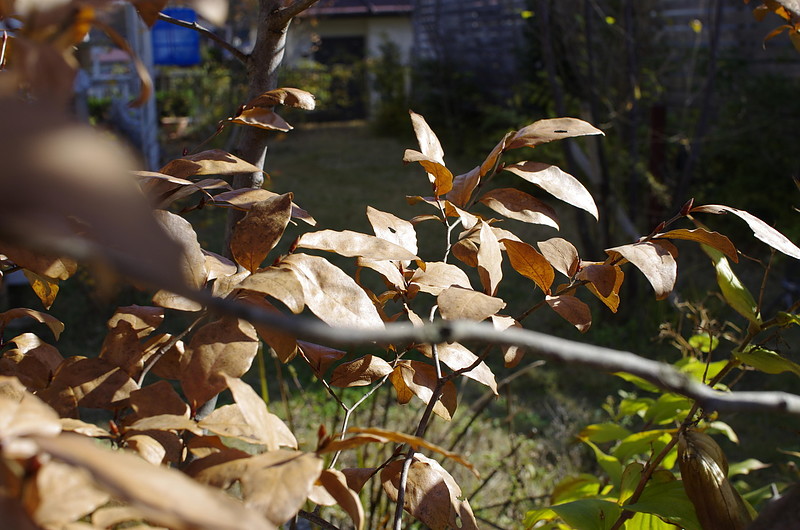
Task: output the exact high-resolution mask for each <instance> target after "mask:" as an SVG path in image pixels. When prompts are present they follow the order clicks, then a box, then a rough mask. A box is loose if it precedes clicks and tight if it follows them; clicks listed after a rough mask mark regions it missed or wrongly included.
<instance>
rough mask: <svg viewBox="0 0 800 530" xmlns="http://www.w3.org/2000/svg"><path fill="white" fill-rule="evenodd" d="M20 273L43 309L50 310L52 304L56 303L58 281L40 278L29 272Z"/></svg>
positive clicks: (44, 277)
mask: <svg viewBox="0 0 800 530" xmlns="http://www.w3.org/2000/svg"><path fill="white" fill-rule="evenodd" d="M22 273H23V274H24V275H25V277H26V278H27V279H28V283H29V284H30V286H31V289H33V292H34V294H35V295H36V296H37V297H38V298H39V300H41V302H42V305H43V306H44V308H45V309H50V307H51V306H52V305H53V302H55V301H56V296H58V281H57V280H51V279H50V278H47V277H46V276H40V275H38V274H36V273H35V272H31V271H29V270H24V269H23V271H22Z"/></svg>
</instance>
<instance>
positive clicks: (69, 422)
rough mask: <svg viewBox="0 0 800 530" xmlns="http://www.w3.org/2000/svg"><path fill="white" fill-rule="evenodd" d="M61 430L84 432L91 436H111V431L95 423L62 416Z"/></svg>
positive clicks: (85, 434)
mask: <svg viewBox="0 0 800 530" xmlns="http://www.w3.org/2000/svg"><path fill="white" fill-rule="evenodd" d="M61 430H62V431H70V432H74V433H78V434H82V435H84V436H89V437H91V438H111V433H110V432H108V431H107V430H105V429H101V428H100V427H98V426H97V425H95V424H94V423H86V422H85V421H81V420H77V419H75V418H61Z"/></svg>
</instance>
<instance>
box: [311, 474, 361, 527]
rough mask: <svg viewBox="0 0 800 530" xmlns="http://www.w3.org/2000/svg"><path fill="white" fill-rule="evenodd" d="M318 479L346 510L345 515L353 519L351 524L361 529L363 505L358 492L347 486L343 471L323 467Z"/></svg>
mask: <svg viewBox="0 0 800 530" xmlns="http://www.w3.org/2000/svg"><path fill="white" fill-rule="evenodd" d="M318 481H319V483H320V484H321V485H322V486H323V487H324V488H325V489H326V490H327V491H328V493H330V494H331V496H332V497H333V498H334V499H335V500H336V502H337V503H338V504H339V506H340V507H341V508H342V509H343V510H344V511H345V512H347V515H349V516H350V519H352V520H353V525H354V526H355V527H356V528H357V529H358V530H362V529H363V528H364V507H363V506H361V499H359V497H358V492H357V491H353V490H352V489H350V487H349V486H348V484H347V478H346V477H345V475H344V473H342V472H341V471H339V470H336V469H325V470H323V471H322V473H320V475H319V479H318Z"/></svg>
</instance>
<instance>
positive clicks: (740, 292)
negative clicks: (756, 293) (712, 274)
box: [702, 246, 761, 324]
mask: <svg viewBox="0 0 800 530" xmlns="http://www.w3.org/2000/svg"><path fill="white" fill-rule="evenodd" d="M702 248H703V251H704V252H705V253H706V254H708V256H709V257H710V258H711V261H712V263H713V264H714V270H715V271H716V274H717V285H719V289H720V291H722V296H723V298H725V301H726V302H728V304H729V305H730V306H731V307H732V308H733V309H734V310H735V311H736V312H737V313H739V314H740V315H742V316H743V317H745V318H746V319H747V320H749V321H750V322H753V323H754V324H761V314H760V313H759V312H758V304H757V303H756V301H755V298H753V295H752V294H751V293H750V290H749V289H748V288H747V287H745V286H744V284H743V283H742V281H741V280H740V279H739V277H738V276H736V273H735V272H733V269H732V268H731V265H730V263H728V260H727V258H725V256H723V255H722V253H721V252H719V251H718V250H716V249H714V248H711V247H707V246H703V247H702Z"/></svg>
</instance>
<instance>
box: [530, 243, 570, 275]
mask: <svg viewBox="0 0 800 530" xmlns="http://www.w3.org/2000/svg"><path fill="white" fill-rule="evenodd" d="M538 245H539V250H540V251H541V252H542V255H543V256H544V257H545V258H547V261H549V262H550V265H552V266H553V268H554V269H555V270H557V271H558V272H560V273H561V274H563V275H564V276H566V277H567V278H572V276H573V275H574V274H575V273H576V272H577V270H578V265H579V264H580V259H579V258H578V250H577V249H576V248H575V247H574V246H573V245H572V243H570V242H569V241H567V240H566V239H562V238H560V237H554V238H552V239H548V240H547V241H540V242H539V243H538Z"/></svg>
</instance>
